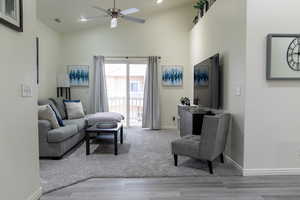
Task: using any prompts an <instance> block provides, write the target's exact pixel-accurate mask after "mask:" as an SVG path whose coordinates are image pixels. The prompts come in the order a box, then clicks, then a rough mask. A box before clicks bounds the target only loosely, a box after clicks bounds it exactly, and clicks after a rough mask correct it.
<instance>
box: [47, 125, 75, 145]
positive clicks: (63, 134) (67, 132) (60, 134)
mask: <svg viewBox="0 0 300 200" xmlns="http://www.w3.org/2000/svg"><path fill="white" fill-rule="evenodd" d="M77 133H78V128H77V125H67V126H65V127H60V128H57V129H53V130H51V131H49V132H48V142H49V143H59V142H63V141H65V140H67V139H69V138H71V137H72V136H74V135H76V134H77Z"/></svg>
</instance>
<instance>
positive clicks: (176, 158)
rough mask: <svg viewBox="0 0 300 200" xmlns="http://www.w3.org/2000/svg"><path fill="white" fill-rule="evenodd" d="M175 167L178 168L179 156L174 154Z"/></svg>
mask: <svg viewBox="0 0 300 200" xmlns="http://www.w3.org/2000/svg"><path fill="white" fill-rule="evenodd" d="M174 165H175V167H177V166H178V155H176V154H174Z"/></svg>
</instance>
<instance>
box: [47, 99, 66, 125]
mask: <svg viewBox="0 0 300 200" xmlns="http://www.w3.org/2000/svg"><path fill="white" fill-rule="evenodd" d="M49 105H50V107H51V109H52V110H53V112H54V113H55V117H56V119H57V122H58V124H59V125H60V126H65V124H64V122H63V120H62V119H61V118H60V116H59V115H58V114H57V112H56V111H55V109H54V108H53V107H52V105H51V104H49Z"/></svg>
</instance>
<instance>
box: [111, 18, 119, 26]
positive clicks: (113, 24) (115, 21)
mask: <svg viewBox="0 0 300 200" xmlns="http://www.w3.org/2000/svg"><path fill="white" fill-rule="evenodd" d="M117 26H118V18H116V17H113V18H112V19H111V22H110V28H116V27H117Z"/></svg>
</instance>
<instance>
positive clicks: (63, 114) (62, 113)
mask: <svg viewBox="0 0 300 200" xmlns="http://www.w3.org/2000/svg"><path fill="white" fill-rule="evenodd" d="M51 101H52V102H53V103H54V104H55V106H56V108H57V110H58V111H59V114H60V116H61V118H62V119H66V118H67V114H66V108H65V104H64V99H63V98H56V99H51Z"/></svg>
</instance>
